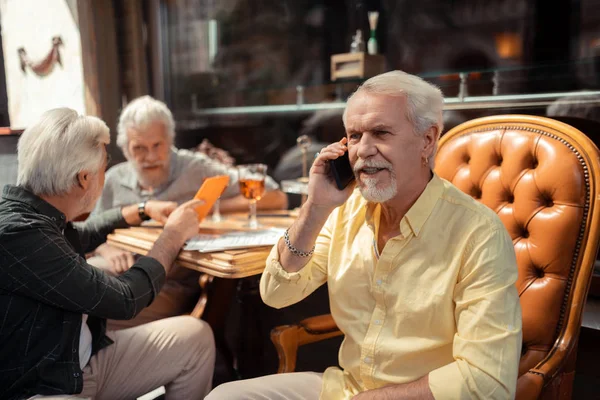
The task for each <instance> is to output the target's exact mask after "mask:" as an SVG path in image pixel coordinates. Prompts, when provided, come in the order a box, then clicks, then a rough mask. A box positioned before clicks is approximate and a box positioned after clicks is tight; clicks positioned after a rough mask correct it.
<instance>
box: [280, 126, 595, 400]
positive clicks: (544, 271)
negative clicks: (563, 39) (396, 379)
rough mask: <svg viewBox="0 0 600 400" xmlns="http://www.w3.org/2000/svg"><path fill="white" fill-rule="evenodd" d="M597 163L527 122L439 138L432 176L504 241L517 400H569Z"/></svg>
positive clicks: (558, 130) (564, 137)
mask: <svg viewBox="0 0 600 400" xmlns="http://www.w3.org/2000/svg"><path fill="white" fill-rule="evenodd" d="M599 157H600V154H599V152H598V149H597V148H596V147H595V145H594V144H593V143H592V142H591V141H590V140H589V139H588V138H587V137H586V136H585V135H584V134H583V133H581V132H580V131H578V130H577V129H575V128H573V127H571V126H569V125H566V124H564V123H561V122H558V121H555V120H552V119H548V118H543V117H535V116H525V115H504V116H493V117H486V118H479V119H475V120H472V121H469V122H466V123H464V124H461V125H459V126H457V127H455V128H454V129H452V130H451V131H449V132H448V133H447V134H446V135H445V136H444V137H443V138H442V139H441V140H440V144H439V150H438V155H437V157H436V172H437V173H438V174H439V175H440V176H441V177H442V178H444V179H447V180H449V181H450V182H452V183H453V184H454V185H456V186H457V187H459V188H460V189H461V190H463V191H464V192H466V193H468V194H470V195H471V196H473V197H474V198H475V199H477V200H479V201H481V202H482V203H484V204H485V205H487V206H488V207H490V208H491V209H493V210H494V211H496V212H497V213H498V215H499V216H500V218H501V219H502V221H503V223H504V225H505V226H506V228H507V230H508V232H509V233H510V235H511V237H512V239H513V242H514V246H515V253H516V255H517V263H518V268H519V278H518V281H517V283H516V286H517V289H518V291H519V295H520V298H521V306H522V311H523V350H522V357H521V362H520V366H519V380H518V383H517V398H518V399H537V398H541V399H558V398H561V399H568V398H570V397H571V391H572V385H573V378H574V373H575V357H576V353H577V340H578V337H579V329H580V326H581V316H582V312H583V306H584V304H585V300H586V296H587V292H588V290H589V285H590V280H591V275H592V271H593V264H594V260H595V258H596V252H597V250H598V239H599V226H600V225H599V223H598V222H599V219H600V210H599V209H598V207H599V203H597V199H598V198H600V197H599V196H600V193H599V192H600V189H599V187H598V186H599V177H600V175H599V174H600V166H599ZM332 325H333V326H335V324H334V322H333V319H330V320H327V317H320V319H319V320H318V321H316V323H314V322H313V321H311V319H308V320H305V321H303V322H302V324H301V325H294V326H292V328H293V329H296V330H301V331H302V333H301V334H300V333H296V335H297V336H299V337H300V336H305V335H306V334H309V335H311V341H315V340H316V339H317V338H318V336H319V329H316V328H318V327H320V326H321V327H325V328H326V329H327V330H328V332H329V334H331V329H332ZM303 327H309V331H308V332H307V330H306V329H304V328H303ZM292 328H288V329H292ZM277 329H278V328H276V330H274V331H275V332H277ZM311 332H312V333H311ZM279 335H280V336H281V333H279ZM272 339H273V340H274V341H275V340H276V338H275V337H273V336H272ZM305 340H306V339H305ZM276 347H278V350H279V347H281V346H280V345H276ZM292 347H293V346H292ZM282 352H283V350H282V351H280V372H283V371H284V370H285V371H286V372H289V370H290V368H292V370H293V367H294V366H293V365H292V363H291V362H290V361H294V363H295V355H294V356H293V360H290V356H289V355H287V354H284V352H283V353H282Z"/></svg>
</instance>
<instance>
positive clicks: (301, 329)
mask: <svg viewBox="0 0 600 400" xmlns="http://www.w3.org/2000/svg"><path fill="white" fill-rule="evenodd" d="M341 335H342V332H341V331H340V330H339V329H338V327H337V325H336V324H335V321H334V320H333V318H332V317H331V314H326V315H319V316H316V317H311V318H307V319H304V320H302V321H300V322H299V323H297V324H294V325H281V326H277V327H275V328H273V330H272V331H271V341H272V342H273V344H274V345H275V348H276V349H277V354H278V355H279V369H278V370H277V373H279V374H281V373H284V372H294V370H295V369H296V359H297V356H298V347H299V346H302V345H305V344H308V343H314V342H319V341H321V340H325V339H329V338H332V337H336V336H341Z"/></svg>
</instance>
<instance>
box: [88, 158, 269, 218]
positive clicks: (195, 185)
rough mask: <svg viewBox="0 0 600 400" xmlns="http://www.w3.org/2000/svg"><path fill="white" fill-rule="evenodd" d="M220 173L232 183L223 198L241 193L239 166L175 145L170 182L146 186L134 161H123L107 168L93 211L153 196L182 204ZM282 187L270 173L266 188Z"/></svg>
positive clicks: (137, 201)
mask: <svg viewBox="0 0 600 400" xmlns="http://www.w3.org/2000/svg"><path fill="white" fill-rule="evenodd" d="M216 175H229V185H228V186H227V189H226V190H225V192H224V193H223V195H222V198H223V199H227V198H231V197H235V196H237V195H239V194H240V188H239V183H238V174H237V170H236V169H235V168H232V167H228V166H226V165H224V164H222V163H220V162H218V161H215V160H212V159H211V158H209V157H208V156H206V155H205V154H202V153H195V152H191V151H189V150H183V149H175V148H172V150H171V160H170V165H169V177H168V179H167V182H166V183H165V184H164V185H162V186H160V187H157V188H156V189H155V190H154V191H153V192H149V191H144V190H142V189H141V188H140V186H139V184H138V179H137V174H136V171H135V168H134V166H133V164H132V163H131V162H123V163H121V164H117V165H115V166H113V167H112V168H110V169H109V170H108V171H107V172H106V178H105V182H104V189H103V190H102V195H101V196H100V199H99V200H98V202H97V203H96V208H95V209H94V212H93V214H97V213H100V212H102V211H105V210H109V209H111V208H114V207H121V206H126V205H130V204H135V203H139V202H141V201H144V200H150V199H152V200H163V201H175V202H177V203H179V204H181V203H184V202H186V201H188V200H191V199H193V198H194V195H195V194H196V192H197V191H198V189H199V188H200V186H202V183H203V182H204V179H205V178H208V177H211V176H216ZM278 188H279V185H277V183H276V182H275V181H274V180H273V179H272V178H271V177H268V176H267V178H266V180H265V190H266V191H267V192H268V191H271V190H276V189H278Z"/></svg>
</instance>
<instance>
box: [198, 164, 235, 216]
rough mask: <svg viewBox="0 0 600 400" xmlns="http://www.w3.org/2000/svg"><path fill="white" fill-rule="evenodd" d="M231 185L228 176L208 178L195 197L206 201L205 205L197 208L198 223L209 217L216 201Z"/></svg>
mask: <svg viewBox="0 0 600 400" xmlns="http://www.w3.org/2000/svg"><path fill="white" fill-rule="evenodd" d="M228 184H229V176H228V175H217V176H212V177H210V178H206V179H205V180H204V183H203V184H202V186H200V189H199V190H198V192H197V193H196V195H195V196H194V199H196V200H204V204H203V205H201V206H198V207H196V212H197V213H198V221H202V220H203V219H204V218H206V216H207V215H208V212H209V211H210V209H211V208H212V206H213V204H215V201H217V199H218V198H219V197H220V196H221V195H222V194H223V192H224V191H225V189H226V188H227V185H228Z"/></svg>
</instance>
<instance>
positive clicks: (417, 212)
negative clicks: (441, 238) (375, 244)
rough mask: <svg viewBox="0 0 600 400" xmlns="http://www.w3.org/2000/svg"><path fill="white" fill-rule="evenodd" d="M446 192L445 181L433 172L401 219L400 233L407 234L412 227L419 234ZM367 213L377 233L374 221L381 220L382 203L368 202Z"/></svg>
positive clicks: (368, 220)
mask: <svg viewBox="0 0 600 400" xmlns="http://www.w3.org/2000/svg"><path fill="white" fill-rule="evenodd" d="M443 192H444V182H443V181H442V179H441V178H440V177H439V176H437V174H435V173H434V174H433V177H432V178H431V180H430V181H429V183H427V186H426V187H425V190H423V193H421V195H420V196H419V198H418V199H417V201H416V202H415V204H413V205H412V207H411V208H410V209H409V210H408V212H407V213H406V215H405V216H404V217H403V218H402V221H400V233H401V234H402V235H404V236H406V233H407V232H406V230H407V229H410V230H411V231H412V233H413V234H414V235H415V236H419V233H420V232H421V229H422V228H423V225H424V224H425V221H427V218H429V216H430V215H431V212H432V211H433V208H434V207H435V204H436V203H437V201H438V199H439V198H440V197H441V196H442V194H443ZM366 208H367V213H366V221H367V224H368V225H369V226H370V227H371V228H372V229H373V232H375V234H377V229H376V227H377V226H378V224H375V223H374V221H379V215H380V214H381V205H380V204H379V203H373V202H367V204H366Z"/></svg>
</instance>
